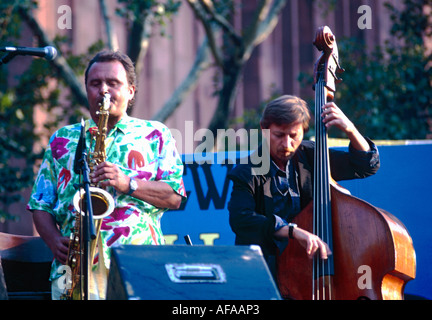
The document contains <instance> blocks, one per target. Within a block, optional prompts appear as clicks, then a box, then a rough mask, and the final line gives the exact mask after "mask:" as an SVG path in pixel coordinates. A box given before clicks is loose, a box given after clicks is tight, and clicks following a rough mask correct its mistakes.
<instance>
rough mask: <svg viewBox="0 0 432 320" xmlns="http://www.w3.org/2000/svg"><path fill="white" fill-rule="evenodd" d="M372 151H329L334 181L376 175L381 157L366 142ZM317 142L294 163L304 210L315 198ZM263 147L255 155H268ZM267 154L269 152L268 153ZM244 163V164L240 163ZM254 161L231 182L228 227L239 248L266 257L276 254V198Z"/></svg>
mask: <svg viewBox="0 0 432 320" xmlns="http://www.w3.org/2000/svg"><path fill="white" fill-rule="evenodd" d="M367 141H368V143H369V145H370V147H371V151H369V152H362V151H357V150H355V149H354V148H352V147H351V146H349V148H348V151H341V150H334V149H331V148H330V151H329V155H330V171H331V175H332V177H333V179H334V180H336V181H340V180H349V179H356V178H365V177H367V176H370V175H373V174H375V173H376V172H377V170H378V169H379V166H380V161H379V153H378V149H377V148H376V146H375V145H374V144H373V142H372V141H370V140H369V139H367ZM314 146H315V144H314V142H312V141H303V142H302V144H301V145H300V146H299V148H298V150H297V152H296V153H295V155H294V157H293V159H292V161H293V163H294V165H295V168H296V171H297V173H298V180H299V181H298V185H299V189H300V190H299V191H300V201H301V208H302V209H303V208H304V207H305V206H306V205H307V204H308V203H309V202H310V201H311V200H312V197H313V161H314V160H313V159H314ZM264 149H266V148H263V147H260V148H259V149H258V150H257V151H255V152H260V154H261V155H262V154H263V152H266V151H265V150H264ZM267 154H268V152H267ZM240 163H243V162H240ZM257 166H258V165H257V164H255V165H254V164H253V162H252V161H248V162H247V164H239V165H237V166H236V167H235V168H233V169H232V170H231V171H230V172H229V174H228V178H229V179H230V180H231V181H232V182H233V189H232V193H231V198H230V201H229V203H228V211H229V223H230V226H231V229H232V230H233V231H234V233H235V234H236V240H235V243H236V244H238V245H251V244H257V245H260V246H261V248H262V250H263V253H264V255H268V254H275V252H276V245H275V242H274V237H273V234H274V232H275V217H274V215H273V197H272V194H271V192H270V182H271V177H270V174H269V172H268V173H266V174H259V175H256V174H254V173H253V168H254V167H257Z"/></svg>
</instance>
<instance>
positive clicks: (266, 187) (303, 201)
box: [228, 95, 380, 274]
mask: <svg viewBox="0 0 432 320" xmlns="http://www.w3.org/2000/svg"><path fill="white" fill-rule="evenodd" d="M310 118H311V116H310V113H309V109H308V106H307V103H306V102H305V101H304V100H302V99H300V98H298V97H295V96H289V95H284V96H281V97H279V98H277V99H275V100H273V101H271V102H270V103H268V105H267V106H266V107H265V109H264V112H263V115H262V118H261V122H260V125H261V129H263V134H264V135H265V138H266V141H267V145H262V146H260V149H259V150H256V151H255V152H260V153H261V154H264V153H266V152H267V154H268V156H269V157H270V160H271V161H270V163H271V165H270V170H269V172H267V173H266V174H261V175H256V174H254V170H253V167H254V165H253V164H252V162H249V163H248V164H239V165H237V166H236V167H235V168H234V169H233V170H232V171H231V172H230V173H229V178H230V179H231V180H232V182H233V190H232V194H231V198H230V201H229V204H228V210H229V222H230V226H231V228H232V230H233V231H234V233H235V235H236V240H235V243H236V244H237V245H251V244H256V245H260V246H261V248H262V251H263V254H264V257H265V259H266V261H267V263H268V266H269V268H270V270H271V271H272V273H273V274H274V273H275V259H276V255H277V252H278V251H282V250H283V249H284V248H285V246H286V245H287V243H288V241H298V242H299V243H300V244H301V245H302V246H303V247H304V250H305V251H306V253H307V255H308V256H309V257H311V258H312V256H313V255H315V254H316V253H317V252H319V254H320V256H321V258H323V259H325V258H327V257H328V255H330V254H331V253H332V252H331V251H330V249H329V247H328V246H327V244H326V243H325V242H324V241H323V240H321V239H320V238H319V237H317V236H316V235H314V234H312V233H310V232H308V231H306V230H303V229H301V228H300V227H298V226H296V225H294V224H291V223H290V222H291V221H292V219H293V218H294V217H295V216H296V215H297V214H298V213H299V212H300V211H301V210H302V209H303V208H304V207H305V206H306V205H307V204H308V203H309V202H310V201H311V200H312V196H313V177H312V175H313V159H314V147H315V145H314V142H312V141H306V140H303V137H304V134H305V133H306V132H307V130H308V129H309V121H310ZM322 121H323V123H324V124H325V126H326V127H327V128H330V127H336V128H338V129H339V130H341V131H343V132H344V133H345V134H346V136H347V138H348V139H349V141H350V145H349V148H348V151H340V150H337V151H336V150H329V156H330V167H331V173H332V177H333V178H334V179H335V180H336V181H339V180H348V179H356V178H365V177H368V176H371V175H373V174H375V173H376V172H377V171H378V169H379V166H380V160H379V153H378V149H377V147H376V146H375V144H374V143H373V142H372V141H371V140H370V139H368V138H365V137H363V136H362V135H361V134H360V133H359V131H358V130H357V129H356V127H355V126H354V124H353V123H352V122H351V121H350V120H349V119H348V118H347V117H346V116H345V115H344V113H343V112H342V111H341V109H339V107H338V106H337V105H336V104H335V103H333V102H331V103H327V104H325V105H324V106H323V118H322Z"/></svg>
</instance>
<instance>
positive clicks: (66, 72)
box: [18, 7, 88, 108]
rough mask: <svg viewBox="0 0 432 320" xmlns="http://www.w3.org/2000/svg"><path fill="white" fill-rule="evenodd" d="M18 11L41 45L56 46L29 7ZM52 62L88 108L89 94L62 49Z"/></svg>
mask: <svg viewBox="0 0 432 320" xmlns="http://www.w3.org/2000/svg"><path fill="white" fill-rule="evenodd" d="M18 13H19V15H20V16H21V18H22V19H23V20H24V21H25V22H26V23H27V24H28V25H29V27H30V29H31V30H33V32H34V34H35V36H36V37H37V38H38V41H39V45H40V46H53V47H54V46H55V45H54V43H53V42H52V41H51V40H50V39H49V38H48V36H47V34H46V33H45V31H44V30H42V28H41V27H40V25H39V23H38V22H37V21H36V19H35V18H34V17H33V15H32V14H31V13H30V11H29V10H28V9H25V8H23V7H19V9H18ZM50 63H51V64H52V65H54V67H55V68H56V69H57V70H58V72H59V74H60V76H61V77H62V78H63V80H64V81H65V82H66V83H67V84H68V85H69V86H70V88H71V91H72V93H73V94H74V96H75V98H76V99H77V101H78V103H79V104H81V105H83V106H86V107H87V108H88V101H87V94H86V92H85V90H84V88H83V86H82V84H81V82H79V81H78V78H77V76H76V74H75V72H74V71H73V70H72V68H71V67H70V66H69V64H68V63H67V61H66V59H65V58H64V57H63V56H62V55H61V53H60V51H59V52H58V54H57V58H55V59H54V60H53V61H50Z"/></svg>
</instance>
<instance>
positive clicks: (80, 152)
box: [74, 119, 86, 174]
mask: <svg viewBox="0 0 432 320" xmlns="http://www.w3.org/2000/svg"><path fill="white" fill-rule="evenodd" d="M85 147H86V145H85V123H84V119H81V134H80V138H79V141H78V145H77V148H76V151H75V160H74V172H75V173H76V174H80V173H81V171H82V168H81V166H80V164H81V163H80V162H81V160H82V157H83V151H84V150H85Z"/></svg>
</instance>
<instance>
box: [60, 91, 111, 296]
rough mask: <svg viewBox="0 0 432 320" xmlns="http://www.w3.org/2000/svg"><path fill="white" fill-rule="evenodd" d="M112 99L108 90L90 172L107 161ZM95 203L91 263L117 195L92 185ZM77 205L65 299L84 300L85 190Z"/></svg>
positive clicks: (78, 192)
mask: <svg viewBox="0 0 432 320" xmlns="http://www.w3.org/2000/svg"><path fill="white" fill-rule="evenodd" d="M110 99H111V95H110V94H109V93H106V94H105V95H104V98H103V101H102V103H101V104H100V106H101V108H100V110H99V111H98V114H99V121H98V129H97V132H96V143H95V148H94V151H93V152H92V153H91V154H90V159H89V168H90V172H93V171H94V168H95V167H96V166H97V165H98V164H100V163H102V162H105V160H106V151H105V138H106V136H107V130H108V127H107V125H108V118H109V109H110ZM89 190H90V196H91V203H92V208H93V219H94V220H95V229H96V239H94V240H92V242H91V246H90V252H89V259H88V261H89V264H90V265H92V263H93V259H94V254H95V251H96V246H97V242H98V238H99V233H100V228H101V225H102V220H103V218H105V217H107V216H109V215H110V214H111V213H112V212H113V211H114V199H113V197H112V196H111V195H110V194H109V193H108V192H107V191H105V190H104V189H101V188H99V187H97V186H96V185H91V186H90V187H89ZM73 204H74V207H75V210H76V212H77V213H76V216H75V225H74V227H73V228H72V230H71V231H72V233H71V236H70V240H69V250H68V259H67V265H68V266H69V267H70V269H71V270H70V271H71V274H70V275H71V277H70V281H69V286H67V289H66V290H65V292H64V293H63V295H62V296H61V299H63V300H72V299H78V300H81V299H82V298H83V297H82V292H83V281H81V280H82V272H81V269H82V267H87V266H82V265H81V260H82V259H81V257H82V255H83V254H84V252H83V250H82V248H83V245H82V243H81V241H82V240H83V237H82V232H83V230H82V216H83V214H84V212H85V211H86V208H87V206H86V197H85V191H84V189H82V188H81V189H80V190H79V191H77V193H76V194H75V196H74V198H73Z"/></svg>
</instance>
